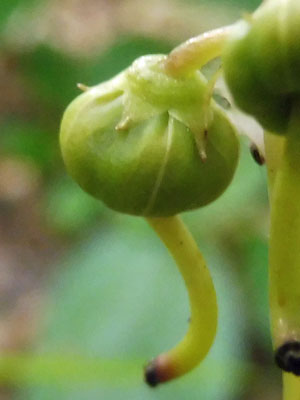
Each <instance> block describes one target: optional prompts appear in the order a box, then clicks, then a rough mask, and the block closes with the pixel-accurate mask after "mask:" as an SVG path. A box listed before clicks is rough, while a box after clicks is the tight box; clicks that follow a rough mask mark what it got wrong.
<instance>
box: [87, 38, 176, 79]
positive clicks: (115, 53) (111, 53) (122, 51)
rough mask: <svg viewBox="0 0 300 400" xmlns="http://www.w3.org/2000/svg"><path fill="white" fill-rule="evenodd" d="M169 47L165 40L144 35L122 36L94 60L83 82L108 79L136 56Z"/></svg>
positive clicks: (125, 66)
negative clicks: (86, 79) (85, 80)
mask: <svg viewBox="0 0 300 400" xmlns="http://www.w3.org/2000/svg"><path fill="white" fill-rule="evenodd" d="M171 49H172V46H171V44H170V43H167V42H163V41H159V40H155V39H151V38H146V37H130V36H129V37H123V38H122V39H119V40H118V41H116V42H115V43H114V44H113V45H112V46H111V47H110V48H109V49H108V50H107V51H106V52H104V53H103V54H101V55H100V56H99V58H98V59H96V60H95V62H94V64H93V65H91V69H90V71H89V78H88V79H89V80H88V81H87V82H84V83H87V84H91V85H94V84H96V83H99V82H101V81H104V80H106V79H110V78H111V77H113V76H114V75H116V74H118V73H119V72H120V71H122V70H123V69H125V68H127V67H128V66H129V65H130V64H131V63H132V62H133V61H134V60H135V59H136V58H138V57H141V56H143V55H146V54H161V53H162V54H165V53H168V52H169V51H171Z"/></svg>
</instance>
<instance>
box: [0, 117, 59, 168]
mask: <svg viewBox="0 0 300 400" xmlns="http://www.w3.org/2000/svg"><path fill="white" fill-rule="evenodd" d="M0 148H1V154H6V155H14V156H19V157H22V158H27V159H29V160H31V161H32V162H33V163H34V164H35V165H36V166H37V167H39V169H41V170H42V171H43V172H49V171H51V170H53V167H54V165H55V162H56V161H57V158H58V144H57V141H56V139H55V137H54V136H53V134H51V133H49V132H48V131H45V130H44V129H43V127H41V126H39V125H37V124H35V123H29V122H27V121H22V120H11V121H7V122H4V123H3V124H1V136H0Z"/></svg>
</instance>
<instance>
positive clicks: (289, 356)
mask: <svg viewBox="0 0 300 400" xmlns="http://www.w3.org/2000/svg"><path fill="white" fill-rule="evenodd" d="M275 362H276V364H277V365H278V367H279V368H281V369H282V370H283V371H286V372H292V373H293V374H294V375H297V376H300V342H287V343H285V344H283V345H282V346H281V347H279V348H278V349H277V351H276V354H275Z"/></svg>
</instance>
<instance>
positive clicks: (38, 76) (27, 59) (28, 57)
mask: <svg viewBox="0 0 300 400" xmlns="http://www.w3.org/2000/svg"><path fill="white" fill-rule="evenodd" d="M19 71H20V73H21V74H22V75H23V77H24V79H25V82H26V83H27V84H28V88H30V90H31V91H32V94H34V95H35V97H36V98H37V99H38V100H39V101H42V102H44V103H45V104H49V105H52V107H55V108H56V109H59V108H64V107H66V106H67V105H68V103H69V102H70V101H71V100H72V99H73V98H74V97H75V96H77V95H78V94H79V93H80V92H79V90H78V89H77V87H76V83H77V82H78V81H80V76H81V63H80V62H79V61H76V60H74V59H71V58H69V57H67V56H66V55H64V54H63V53H61V52H59V51H57V50H54V49H52V48H51V47H49V46H47V45H40V46H38V47H37V48H35V49H34V50H31V51H28V52H26V53H25V54H22V55H21V56H20V57H19Z"/></svg>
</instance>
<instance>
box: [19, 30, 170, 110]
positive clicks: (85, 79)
mask: <svg viewBox="0 0 300 400" xmlns="http://www.w3.org/2000/svg"><path fill="white" fill-rule="evenodd" d="M168 50H170V47H169V46H168V45H167V44H165V43H162V42H160V41H157V40H154V39H150V38H149V39H148V38H136V37H134V38H125V39H122V40H120V41H118V42H116V43H115V44H114V45H112V47H111V48H110V49H109V50H107V51H106V52H105V53H104V54H101V55H100V56H99V58H97V57H96V58H95V59H88V60H83V59H80V60H79V59H75V58H71V57H68V56H67V55H65V54H63V53H61V52H59V51H57V50H54V49H52V48H51V47H49V46H46V45H40V46H38V47H37V48H35V49H34V50H32V51H30V52H26V53H25V54H23V55H22V56H21V57H20V58H19V70H20V72H21V74H22V75H23V77H24V79H25V81H26V82H27V84H28V85H29V87H30V88H31V89H30V90H32V92H33V94H34V95H35V97H36V98H37V99H39V100H42V101H43V102H45V104H51V105H52V107H55V108H56V109H59V108H61V109H62V110H63V109H64V108H65V107H66V106H67V105H68V103H69V102H71V101H72V100H73V99H74V98H75V97H76V96H78V95H79V94H80V91H79V90H78V88H77V86H76V84H77V83H78V82H81V83H84V84H87V85H96V84H98V83H100V82H102V81H104V80H107V79H110V78H112V77H113V76H114V75H115V74H117V73H119V72H120V71H121V70H123V69H124V68H126V67H128V66H129V65H130V64H131V62H132V61H133V60H134V59H135V58H137V57H139V56H141V55H144V54H149V53H161V52H167V51H168Z"/></svg>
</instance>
